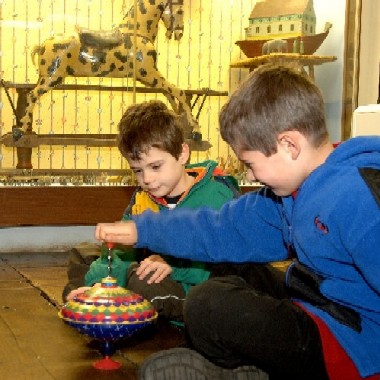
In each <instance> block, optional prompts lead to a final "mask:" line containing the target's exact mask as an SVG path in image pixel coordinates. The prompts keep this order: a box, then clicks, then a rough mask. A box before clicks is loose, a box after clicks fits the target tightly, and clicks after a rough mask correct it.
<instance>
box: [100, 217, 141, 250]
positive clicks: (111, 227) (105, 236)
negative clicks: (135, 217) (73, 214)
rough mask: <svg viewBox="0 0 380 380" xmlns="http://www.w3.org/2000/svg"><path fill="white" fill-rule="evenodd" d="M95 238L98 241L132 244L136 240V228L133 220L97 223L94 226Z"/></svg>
mask: <svg viewBox="0 0 380 380" xmlns="http://www.w3.org/2000/svg"><path fill="white" fill-rule="evenodd" d="M95 239H97V240H98V241H100V242H106V243H107V242H110V243H120V244H124V245H133V244H135V243H136V242H137V229H136V224H135V223H134V222H133V221H123V222H115V223H99V224H98V225H97V226H96V228H95Z"/></svg>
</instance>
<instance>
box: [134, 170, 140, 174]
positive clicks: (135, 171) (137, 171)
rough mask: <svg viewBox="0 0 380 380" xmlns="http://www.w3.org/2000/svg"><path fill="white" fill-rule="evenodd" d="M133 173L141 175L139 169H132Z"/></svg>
mask: <svg viewBox="0 0 380 380" xmlns="http://www.w3.org/2000/svg"><path fill="white" fill-rule="evenodd" d="M133 172H134V173H135V174H140V173H141V169H133Z"/></svg>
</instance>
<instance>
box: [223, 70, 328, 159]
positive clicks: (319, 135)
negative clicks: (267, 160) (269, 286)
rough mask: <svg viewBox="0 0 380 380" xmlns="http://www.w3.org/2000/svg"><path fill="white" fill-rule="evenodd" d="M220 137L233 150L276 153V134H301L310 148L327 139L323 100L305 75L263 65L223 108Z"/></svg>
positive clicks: (267, 154)
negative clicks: (290, 132) (308, 142)
mask: <svg viewBox="0 0 380 380" xmlns="http://www.w3.org/2000/svg"><path fill="white" fill-rule="evenodd" d="M219 122H220V132H221V135H222V138H223V139H224V140H225V141H226V142H227V143H228V144H229V145H231V147H233V148H234V149H243V150H258V151H260V152H262V153H263V154H265V155H266V156H270V155H271V154H273V153H276V151H277V139H276V138H277V135H278V134H279V133H281V132H284V131H288V130H297V131H299V132H301V133H302V134H304V135H305V136H306V137H307V138H308V139H309V141H310V143H311V144H312V145H313V146H316V147H318V146H320V145H321V144H322V143H323V142H325V141H326V139H328V132H327V128H326V121H325V109H324V102H323V97H322V94H321V92H320V90H319V89H318V87H317V86H316V85H315V84H314V83H313V82H312V81H311V80H310V78H308V77H307V76H306V75H304V74H301V73H300V72H299V71H297V70H296V69H294V68H291V67H288V66H280V65H277V66H275V65H263V66H260V67H259V68H257V69H256V70H255V71H253V72H252V73H251V74H250V75H249V77H248V78H247V80H246V81H244V83H243V84H242V85H241V86H240V87H239V88H238V89H237V90H236V91H235V92H234V93H233V95H232V96H231V98H230V99H229V101H228V102H227V103H226V104H225V105H224V106H223V107H222V110H221V112H220V115H219Z"/></svg>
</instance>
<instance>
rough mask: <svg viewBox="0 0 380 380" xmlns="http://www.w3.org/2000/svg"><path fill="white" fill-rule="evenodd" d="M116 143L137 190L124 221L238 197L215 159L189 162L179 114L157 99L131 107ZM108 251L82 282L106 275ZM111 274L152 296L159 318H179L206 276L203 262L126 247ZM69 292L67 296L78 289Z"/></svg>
mask: <svg viewBox="0 0 380 380" xmlns="http://www.w3.org/2000/svg"><path fill="white" fill-rule="evenodd" d="M118 137H119V138H118V147H119V150H120V152H121V153H122V155H123V156H124V157H125V158H126V159H127V160H128V163H129V165H130V168H131V169H132V170H133V171H134V173H135V175H136V179H137V182H138V185H139V188H138V189H137V190H136V191H135V193H134V195H133V196H132V199H131V201H130V204H129V206H128V207H127V209H126V211H125V213H124V215H123V218H122V220H129V219H130V217H131V215H136V214H141V213H142V212H144V211H145V210H147V209H150V210H152V211H155V212H175V211H173V209H175V208H181V207H185V208H191V209H196V208H199V207H202V206H208V207H211V208H213V209H219V208H220V207H221V206H222V205H223V204H224V203H226V202H227V201H229V200H231V199H233V198H234V197H237V196H238V195H239V190H238V186H237V183H236V180H235V179H234V178H233V177H230V176H224V175H223V174H222V173H221V172H220V170H218V169H217V167H216V165H217V164H216V162H214V161H206V162H203V163H199V164H192V165H188V164H187V162H188V161H189V157H190V149H189V146H188V144H186V142H185V140H184V135H183V130H182V128H181V125H180V122H179V119H178V117H177V116H176V115H175V114H174V113H173V112H172V111H170V110H169V109H168V108H167V107H166V105H165V104H164V103H162V102H161V101H149V102H144V103H140V104H134V105H132V106H130V107H129V108H128V109H127V110H126V112H125V114H124V115H123V117H122V119H121V121H120V123H119V136H118ZM107 256H108V250H107V249H106V248H105V247H102V254H101V255H100V257H99V258H98V259H96V260H95V261H94V262H92V263H91V266H90V269H89V271H88V272H87V273H86V275H85V279H84V285H85V286H86V287H87V286H92V285H94V284H96V283H99V282H100V281H101V279H102V278H103V277H106V276H107V275H108V258H107ZM111 275H112V276H113V277H115V278H116V279H117V282H118V285H120V286H123V287H127V288H128V289H129V290H132V291H134V292H136V293H138V294H141V295H142V296H143V297H144V298H146V299H148V300H150V301H151V302H152V303H153V305H154V306H155V307H156V309H157V311H158V313H159V315H160V316H163V317H165V318H168V319H170V320H172V321H178V322H182V319H183V317H182V306H183V301H184V298H185V296H186V294H187V292H188V291H189V289H190V287H191V286H193V285H197V284H199V283H201V282H204V281H206V280H207V279H208V278H209V276H210V271H209V268H208V267H207V265H206V264H205V263H200V262H192V261H190V260H183V259H176V258H173V257H169V256H165V255H161V254H160V255H158V254H156V253H154V252H150V254H149V253H148V254H147V253H146V252H144V253H143V254H142V252H141V250H138V249H135V248H132V247H129V248H127V249H126V248H125V247H123V248H118V247H116V248H115V249H114V250H113V259H112V268H111ZM83 290H84V288H83V287H81V288H79V289H76V290H73V291H71V293H69V294H68V295H67V299H70V298H72V297H74V296H75V295H76V294H77V293H78V292H82V291H83Z"/></svg>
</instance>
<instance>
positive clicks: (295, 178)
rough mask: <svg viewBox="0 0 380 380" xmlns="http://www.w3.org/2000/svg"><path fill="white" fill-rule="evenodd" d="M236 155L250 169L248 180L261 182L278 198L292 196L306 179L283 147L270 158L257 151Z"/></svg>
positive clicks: (247, 151) (245, 151) (242, 151)
mask: <svg viewBox="0 0 380 380" xmlns="http://www.w3.org/2000/svg"><path fill="white" fill-rule="evenodd" d="M236 154H237V156H238V158H239V160H241V161H242V162H243V163H244V164H245V165H246V167H247V169H248V170H247V179H248V180H249V181H252V182H253V181H259V182H261V183H262V184H264V185H266V186H268V187H269V188H271V189H272V191H273V192H274V193H275V194H276V195H278V196H287V195H290V194H292V193H293V192H294V191H295V190H297V189H298V188H299V186H300V185H301V183H302V181H303V179H304V178H303V176H302V174H301V173H300V172H299V171H298V170H297V167H296V166H295V165H294V160H292V159H291V155H290V154H289V153H288V152H286V151H285V150H284V149H282V147H279V149H278V151H277V152H276V153H274V154H272V155H271V156H269V157H267V156H265V155H264V154H263V153H261V152H260V151H256V150H240V151H237V152H236Z"/></svg>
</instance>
